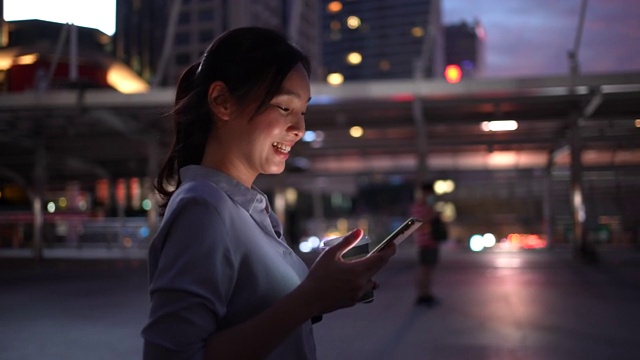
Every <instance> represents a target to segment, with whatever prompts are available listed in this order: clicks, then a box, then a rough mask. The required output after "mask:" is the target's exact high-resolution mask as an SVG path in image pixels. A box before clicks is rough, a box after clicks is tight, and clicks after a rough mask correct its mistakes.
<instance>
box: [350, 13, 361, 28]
mask: <svg viewBox="0 0 640 360" xmlns="http://www.w3.org/2000/svg"><path fill="white" fill-rule="evenodd" d="M361 24H362V21H360V18H359V17H357V16H353V15H352V16H349V17H348V18H347V27H348V28H349V29H351V30H354V29H357V28H359V27H360V25H361Z"/></svg>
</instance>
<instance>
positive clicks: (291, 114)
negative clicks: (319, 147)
mask: <svg viewBox="0 0 640 360" xmlns="http://www.w3.org/2000/svg"><path fill="white" fill-rule="evenodd" d="M310 93H311V91H310V83H309V78H308V76H307V73H306V71H305V70H304V68H303V67H302V65H300V64H298V65H297V66H296V67H294V68H293V70H291V72H290V73H289V74H288V75H287V77H286V78H285V79H284V82H283V83H282V87H281V88H280V91H279V92H278V93H277V94H276V96H275V97H274V98H273V99H272V100H271V102H270V103H269V106H268V107H267V108H266V109H265V110H264V111H263V112H261V113H260V114H259V115H257V116H255V117H254V118H252V119H250V118H249V116H240V118H238V119H237V121H235V124H234V126H233V127H234V131H233V132H232V134H233V137H234V139H232V142H231V144H232V145H231V146H232V147H233V149H235V151H232V154H230V155H232V158H229V159H228V160H231V161H235V162H236V163H235V164H229V165H231V166H232V167H233V168H234V169H235V170H237V171H238V173H237V174H232V175H235V176H236V177H239V179H238V180H240V181H241V182H243V183H244V184H245V185H247V183H253V181H254V180H255V177H256V176H258V174H279V173H281V172H283V171H284V167H285V161H286V160H287V158H288V157H289V152H290V151H291V148H292V147H293V145H294V144H295V143H296V142H297V141H298V140H300V139H301V138H302V136H303V135H304V131H305V124H304V114H305V112H306V111H307V104H308V102H309V100H310ZM249 111H252V110H251V109H248V110H247V111H246V112H245V113H248V112H249ZM227 140H230V139H227ZM232 159H234V160H232Z"/></svg>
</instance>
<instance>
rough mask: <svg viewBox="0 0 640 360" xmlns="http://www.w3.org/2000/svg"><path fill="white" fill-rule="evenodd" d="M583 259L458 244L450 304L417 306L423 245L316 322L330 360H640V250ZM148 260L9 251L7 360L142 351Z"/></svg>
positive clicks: (441, 274) (2, 298)
mask: <svg viewBox="0 0 640 360" xmlns="http://www.w3.org/2000/svg"><path fill="white" fill-rule="evenodd" d="M602 258H603V262H602V264H600V265H599V266H593V267H590V266H584V265H581V264H579V263H577V262H575V261H574V260H572V259H571V257H570V254H569V253H568V252H567V251H535V252H491V253H477V254H476V253H470V252H468V251H462V250H451V249H450V250H447V251H444V253H443V261H442V265H441V266H440V268H439V271H438V273H437V276H436V284H435V288H436V290H437V292H438V295H439V296H440V297H441V299H442V304H441V305H440V306H438V307H434V308H426V307H417V306H415V304H414V292H413V280H414V278H413V274H414V270H415V269H414V264H415V262H414V249H413V248H412V246H411V244H403V245H402V246H400V248H399V249H398V254H397V255H396V256H395V257H394V258H393V259H392V261H391V262H390V263H389V264H388V265H387V266H386V267H385V268H384V269H383V270H382V271H381V272H380V273H379V274H378V276H377V277H376V280H378V281H379V282H380V284H381V287H380V289H378V290H377V291H376V294H375V296H376V299H375V301H374V302H373V303H371V304H360V305H357V306H355V307H353V308H349V309H344V310H340V311H337V312H334V313H331V314H327V315H325V317H324V320H323V321H322V322H320V323H318V324H316V325H315V326H314V329H315V334H316V340H317V346H318V355H319V358H320V359H321V360H334V359H345V360H360V359H362V360H364V359H366V360H378V359H379V360H383V359H384V360H387V359H391V360H396V359H397V360H415V359H442V360H448V359H456V360H457V359H518V360H520V359H524V360H527V359H535V360H538V359H543V360H546V359H551V360H553V359H562V360H565V359H616V360H625V359H629V360H631V359H638V358H640V357H639V354H640V351H639V350H638V349H639V347H638V346H637V344H638V340H639V339H638V330H639V329H640V323H639V322H638V320H640V307H638V304H640V254H639V253H637V252H635V253H634V252H629V251H627V252H617V253H616V252H611V253H604V254H602ZM146 286H147V285H146V264H145V263H144V261H143V260H136V259H128V260H92V261H88V260H75V261H65V260H49V261H45V262H43V263H36V262H33V261H27V260H24V259H9V260H7V259H0V334H2V336H0V359H3V360H17V359H20V360H30V359H34V360H35V359H65V360H75V359H83V360H85V359H92V360H93V359H96V360H98V359H105V360H113V359H140V357H141V356H140V355H141V351H142V341H141V338H140V335H139V332H140V329H141V327H142V326H143V325H144V322H145V319H146V315H147V309H148V296H147V292H146Z"/></svg>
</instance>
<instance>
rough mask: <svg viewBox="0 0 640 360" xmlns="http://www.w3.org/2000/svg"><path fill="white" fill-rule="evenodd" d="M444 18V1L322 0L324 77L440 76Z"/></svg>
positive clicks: (387, 77) (442, 59)
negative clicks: (442, 20) (441, 2)
mask: <svg viewBox="0 0 640 360" xmlns="http://www.w3.org/2000/svg"><path fill="white" fill-rule="evenodd" d="M440 19H441V16H440V0H393V1H392V0H370V1H343V2H340V1H329V0H323V21H322V33H323V39H322V40H323V53H324V54H323V60H324V65H325V69H324V70H325V73H327V74H328V73H339V74H342V75H343V76H344V80H345V81H349V80H360V79H389V78H394V79H397V78H411V77H414V73H415V72H416V71H418V72H419V73H420V74H421V75H422V76H425V77H432V76H434V75H435V74H439V73H441V70H443V69H444V64H443V63H444V54H443V46H442V40H443V39H442V38H443V37H442V26H441V20H440ZM416 64H418V65H416Z"/></svg>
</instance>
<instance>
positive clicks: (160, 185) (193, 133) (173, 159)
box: [154, 62, 212, 214]
mask: <svg viewBox="0 0 640 360" xmlns="http://www.w3.org/2000/svg"><path fill="white" fill-rule="evenodd" d="M199 67H200V63H199V62H197V63H195V64H193V65H191V66H189V68H187V69H186V70H185V71H184V72H183V73H182V75H181V76H180V79H179V80H178V84H177V86H176V96H175V103H174V109H173V111H172V116H173V123H174V139H173V145H172V146H171V151H170V152H169V155H168V156H167V159H166V160H165V162H164V164H163V165H162V167H161V168H160V171H159V172H158V176H157V177H156V180H155V183H154V187H155V189H156V191H157V192H158V194H159V195H160V197H161V198H162V202H161V204H160V214H163V213H164V210H165V209H166V207H167V203H168V202H169V199H171V196H172V195H173V193H174V192H175V190H176V189H177V188H178V187H179V186H180V184H181V183H182V181H181V179H180V169H181V168H182V167H184V166H187V165H194V164H200V163H201V162H202V157H203V155H204V150H205V146H206V143H207V137H208V136H209V132H210V130H211V122H212V119H211V115H210V112H209V107H208V103H207V91H208V88H207V87H206V86H205V85H206V84H204V85H203V82H201V81H198V77H197V74H198V69H199Z"/></svg>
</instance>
